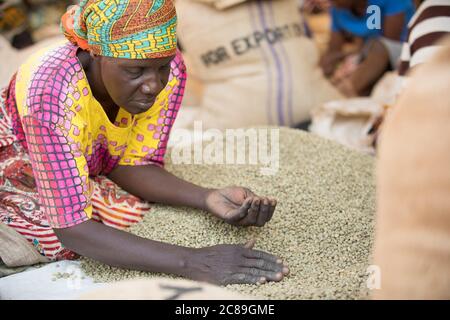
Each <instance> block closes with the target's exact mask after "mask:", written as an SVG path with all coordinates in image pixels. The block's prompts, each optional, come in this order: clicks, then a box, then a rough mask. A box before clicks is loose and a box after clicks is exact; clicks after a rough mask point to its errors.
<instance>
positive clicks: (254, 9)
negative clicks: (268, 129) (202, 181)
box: [175, 0, 341, 129]
mask: <svg viewBox="0 0 450 320" xmlns="http://www.w3.org/2000/svg"><path fill="white" fill-rule="evenodd" d="M205 2H207V3H205ZM237 2H238V4H236V3H237ZM217 7H220V8H221V9H223V10H218V9H217ZM176 8H177V12H178V23H179V28H178V35H179V42H180V44H181V46H182V48H183V50H184V51H183V53H184V57H185V59H186V64H187V68H188V70H189V80H188V87H189V89H188V90H187V93H188V97H187V99H186V100H185V104H184V106H183V107H182V108H181V109H180V113H179V116H178V119H177V121H176V123H175V126H176V127H183V128H192V126H193V121H194V120H200V121H203V127H204V128H219V129H221V128H238V127H243V126H251V125H281V126H292V125H296V124H298V123H300V122H303V121H305V120H308V119H310V111H311V109H312V108H314V107H318V106H321V105H322V104H323V103H324V102H326V101H330V100H336V99H340V98H341V95H340V94H339V93H338V91H337V90H336V89H335V88H333V87H332V85H331V84H330V83H328V82H327V80H326V79H325V78H324V77H323V76H322V72H321V70H320V69H319V68H318V50H317V48H316V47H315V45H314V42H313V41H312V40H311V39H309V38H308V37H307V36H306V33H307V32H306V29H305V23H304V21H303V18H302V16H301V13H300V12H299V9H298V1H296V0H270V1H269V0H267V1H242V0H239V1H228V2H227V1H219V0H217V1H214V0H212V1H205V0H180V1H177V2H176ZM205 17H207V19H205ZM194 82H195V83H196V85H195V86H194V85H193V83H194ZM191 88H194V89H196V90H197V92H198V95H199V97H198V98H197V99H192V98H190V97H189V92H191V90H190V89H191ZM192 101H196V103H197V104H198V105H194V106H192V105H190V104H188V103H194V104H195V102H192Z"/></svg>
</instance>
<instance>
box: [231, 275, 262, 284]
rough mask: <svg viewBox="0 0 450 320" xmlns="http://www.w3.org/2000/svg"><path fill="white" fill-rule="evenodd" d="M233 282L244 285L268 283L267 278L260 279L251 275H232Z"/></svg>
mask: <svg viewBox="0 0 450 320" xmlns="http://www.w3.org/2000/svg"><path fill="white" fill-rule="evenodd" d="M230 280H231V281H230V282H229V283H230V284H232V283H242V284H263V283H266V281H267V280H266V278H264V277H258V276H254V275H251V274H249V273H235V274H232V275H231V279H230Z"/></svg>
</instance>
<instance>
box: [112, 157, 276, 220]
mask: <svg viewBox="0 0 450 320" xmlns="http://www.w3.org/2000/svg"><path fill="white" fill-rule="evenodd" d="M108 178H110V179H111V180H112V181H114V182H115V183H116V184H117V185H119V186H120V187H121V188H122V189H124V190H126V191H128V192H129V193H131V194H133V195H135V196H138V197H140V198H141V199H144V200H146V201H150V202H157V203H163V204H168V205H173V206H188V207H192V208H197V209H201V210H205V211H208V212H210V213H212V214H213V215H214V216H216V217H218V218H220V219H223V220H225V221H226V222H228V223H230V224H233V225H238V226H260V227H261V226H263V225H264V224H266V223H267V222H268V221H270V219H272V216H273V213H274V211H275V207H276V205H277V201H276V200H275V199H269V198H266V197H259V196H257V195H255V194H254V193H253V192H251V191H250V190H249V189H247V188H242V187H228V188H224V189H219V190H217V189H209V188H202V187H200V186H197V185H194V184H192V183H189V182H186V181H184V180H182V179H180V178H177V177H176V176H174V175H173V174H171V173H169V172H167V171H166V170H164V169H163V168H161V167H158V166H155V165H142V166H117V167H116V168H115V169H114V170H113V171H112V172H111V173H110V174H109V175H108Z"/></svg>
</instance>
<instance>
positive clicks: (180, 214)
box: [82, 128, 375, 299]
mask: <svg viewBox="0 0 450 320" xmlns="http://www.w3.org/2000/svg"><path fill="white" fill-rule="evenodd" d="M279 130H280V131H279V137H280V140H279V142H280V143H279V152H280V154H279V155H280V157H279V161H280V165H279V169H278V172H277V173H276V174H274V175H262V174H261V171H260V167H261V166H257V165H193V164H192V165H185V164H182V165H180V164H177V165H174V164H173V163H171V161H170V158H171V157H170V151H169V152H168V156H167V157H166V158H167V161H166V163H167V164H166V168H167V170H169V171H170V172H172V173H174V174H175V175H177V176H179V177H182V178H184V179H186V180H188V181H191V182H193V183H196V184H200V185H202V186H207V187H225V186H228V185H241V186H246V187H249V188H250V189H251V190H252V191H253V192H255V193H256V194H258V195H265V196H271V197H275V198H276V199H278V206H277V209H276V211H275V214H274V216H273V219H272V220H271V221H270V222H269V223H268V224H266V226H264V227H263V228H257V227H251V228H238V227H233V226H231V225H227V224H225V223H223V222H221V221H219V220H217V219H215V218H214V217H211V216H210V215H207V214H204V213H202V212H199V211H198V210H194V209H189V208H173V207H169V206H163V205H154V207H153V208H152V209H151V210H150V211H149V212H148V214H146V216H145V218H144V220H143V222H141V223H139V224H137V225H135V226H133V227H132V228H131V230H130V232H132V233H134V234H136V235H139V236H141V237H146V238H150V239H154V240H159V241H165V242H169V243H172V244H177V245H182V246H189V247H204V246H211V245H214V244H219V243H234V244H236V243H245V242H246V241H247V240H248V239H250V238H255V239H256V240H257V242H256V246H255V248H256V249H260V250H264V251H267V252H270V253H272V254H275V255H277V256H279V257H281V258H282V259H283V260H285V261H287V263H288V265H289V267H290V274H289V276H287V277H286V278H285V279H284V280H283V281H281V282H278V283H275V282H272V283H267V284H264V285H259V286H258V285H230V286H228V287H227V288H228V289H229V290H233V291H238V292H240V293H243V294H245V295H250V296H254V297H259V298H267V299H365V298H367V297H368V293H369V290H368V289H367V285H366V282H367V280H368V274H367V268H368V267H369V265H370V251H371V247H372V244H373V238H374V213H375V181H374V159H373V158H372V157H371V156H368V155H365V154H361V153H359V152H357V151H353V150H349V149H348V148H346V147H343V146H341V145H339V144H337V143H334V142H332V141H328V140H325V139H322V138H320V137H317V136H315V135H313V134H309V133H305V132H303V131H299V130H293V129H287V128H281V129H279ZM206 144H207V143H206ZM237 151H238V152H242V150H237ZM82 267H83V269H84V270H85V271H86V272H87V274H88V275H90V276H92V277H93V278H94V279H95V280H96V281H106V282H110V281H118V280H123V279H129V278H135V277H142V276H144V277H153V276H156V275H158V276H160V275H161V274H151V273H145V272H137V271H130V270H123V269H117V268H112V267H109V266H106V265H103V264H100V263H98V262H95V261H92V260H90V259H83V263H82Z"/></svg>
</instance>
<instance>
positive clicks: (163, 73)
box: [100, 56, 175, 114]
mask: <svg viewBox="0 0 450 320" xmlns="http://www.w3.org/2000/svg"><path fill="white" fill-rule="evenodd" d="M174 57H175V56H170V57H166V58H153V59H120V58H109V57H101V60H100V66H101V78H102V81H103V84H104V86H105V89H106V90H107V91H108V94H109V96H110V97H111V99H112V100H113V101H114V103H115V104H116V105H117V106H120V107H122V108H124V109H125V110H126V111H128V112H129V113H131V114H138V113H142V112H145V111H147V110H148V109H150V107H151V106H152V105H153V103H154V102H155V100H156V97H157V96H158V94H159V93H160V92H161V91H162V90H163V89H164V87H165V86H166V85H167V82H168V81H169V75H170V63H171V61H172V59H173V58H174Z"/></svg>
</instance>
